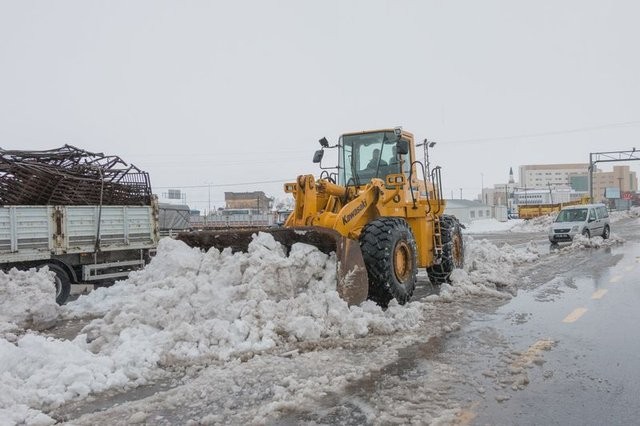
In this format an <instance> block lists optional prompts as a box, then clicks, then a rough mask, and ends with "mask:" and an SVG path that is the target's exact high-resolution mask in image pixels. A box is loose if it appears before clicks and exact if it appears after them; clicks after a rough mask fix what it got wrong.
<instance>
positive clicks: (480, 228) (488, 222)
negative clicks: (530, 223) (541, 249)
mask: <svg viewBox="0 0 640 426" xmlns="http://www.w3.org/2000/svg"><path fill="white" fill-rule="evenodd" d="M521 222H523V220H522V219H511V220H508V221H506V222H500V221H498V220H497V219H480V220H474V221H473V222H471V223H470V224H468V225H467V224H465V229H463V230H462V232H463V233H464V234H489V233H494V232H506V231H509V230H511V229H512V228H513V227H514V226H516V225H518V224H519V223H521Z"/></svg>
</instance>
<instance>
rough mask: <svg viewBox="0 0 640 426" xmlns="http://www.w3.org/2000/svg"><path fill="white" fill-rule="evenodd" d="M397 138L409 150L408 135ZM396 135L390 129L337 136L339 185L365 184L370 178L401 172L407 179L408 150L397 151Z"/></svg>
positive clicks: (409, 152)
mask: <svg viewBox="0 0 640 426" xmlns="http://www.w3.org/2000/svg"><path fill="white" fill-rule="evenodd" d="M400 138H401V139H402V140H403V141H404V144H406V146H407V147H409V148H410V147H411V141H410V136H409V135H407V134H406V133H402V134H401V135H400ZM397 144H398V136H396V134H395V133H394V131H393V130H380V131H374V132H365V133H351V134H345V135H342V136H341V137H340V143H339V146H340V153H339V167H340V168H339V171H340V173H339V175H338V184H339V185H344V186H348V185H355V186H361V185H366V184H367V183H368V182H369V181H370V180H371V179H373V178H380V179H383V180H384V179H385V177H386V176H387V175H388V174H393V173H404V174H405V175H406V176H409V170H410V167H411V155H412V154H413V153H412V152H411V150H410V149H408V150H406V151H408V152H407V153H406V154H404V155H401V154H398V152H397Z"/></svg>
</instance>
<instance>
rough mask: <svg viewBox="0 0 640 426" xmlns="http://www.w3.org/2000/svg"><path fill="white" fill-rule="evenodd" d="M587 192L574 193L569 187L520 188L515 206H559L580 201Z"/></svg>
mask: <svg viewBox="0 0 640 426" xmlns="http://www.w3.org/2000/svg"><path fill="white" fill-rule="evenodd" d="M585 195H587V193H586V192H578V191H574V190H573V189H572V188H570V187H568V186H560V187H552V188H549V189H528V188H518V189H517V190H515V191H514V193H513V203H514V205H516V206H517V205H529V204H559V203H568V202H570V201H578V200H580V198H582V197H583V196H585Z"/></svg>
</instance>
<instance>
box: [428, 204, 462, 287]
mask: <svg viewBox="0 0 640 426" xmlns="http://www.w3.org/2000/svg"><path fill="white" fill-rule="evenodd" d="M440 232H441V235H442V258H441V259H440V262H439V263H438V264H434V265H432V266H430V267H428V268H427V275H429V280H430V281H431V283H432V284H434V285H440V284H442V283H446V282H449V276H450V275H451V272H453V270H454V269H456V268H462V267H463V266H464V245H463V242H462V230H461V228H460V222H458V219H457V218H456V217H455V216H451V215H442V216H440Z"/></svg>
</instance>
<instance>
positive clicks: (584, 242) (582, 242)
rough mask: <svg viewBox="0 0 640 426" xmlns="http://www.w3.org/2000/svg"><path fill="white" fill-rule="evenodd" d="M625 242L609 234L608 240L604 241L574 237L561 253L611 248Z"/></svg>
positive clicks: (581, 236)
mask: <svg viewBox="0 0 640 426" xmlns="http://www.w3.org/2000/svg"><path fill="white" fill-rule="evenodd" d="M624 242H625V240H624V239H623V238H621V237H619V236H617V235H616V234H613V233H612V234H611V235H610V236H609V238H607V239H606V240H605V239H603V238H602V237H591V238H588V237H585V236H584V235H576V236H575V237H573V241H571V245H569V246H567V247H563V248H562V250H563V251H570V250H576V249H585V248H600V247H611V246H614V245H618V244H623V243H624Z"/></svg>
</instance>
